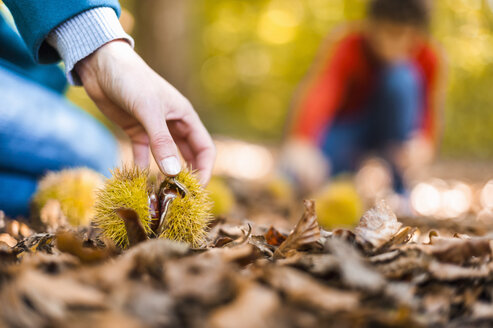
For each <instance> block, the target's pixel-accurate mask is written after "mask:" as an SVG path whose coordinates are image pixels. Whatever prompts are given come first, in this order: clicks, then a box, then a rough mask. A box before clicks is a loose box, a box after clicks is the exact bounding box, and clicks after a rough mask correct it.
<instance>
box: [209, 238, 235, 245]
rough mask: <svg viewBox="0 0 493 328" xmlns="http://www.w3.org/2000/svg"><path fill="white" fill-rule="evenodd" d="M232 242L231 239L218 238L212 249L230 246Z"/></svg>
mask: <svg viewBox="0 0 493 328" xmlns="http://www.w3.org/2000/svg"><path fill="white" fill-rule="evenodd" d="M232 241H233V239H232V238H229V237H218V238H217V239H216V240H215V241H214V243H213V244H212V247H223V246H224V245H226V244H229V243H230V242H232Z"/></svg>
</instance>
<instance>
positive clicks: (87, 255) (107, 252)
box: [56, 231, 114, 263]
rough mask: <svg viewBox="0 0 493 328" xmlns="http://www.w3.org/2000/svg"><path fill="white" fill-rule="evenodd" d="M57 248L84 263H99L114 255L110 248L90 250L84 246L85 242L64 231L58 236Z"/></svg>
mask: <svg viewBox="0 0 493 328" xmlns="http://www.w3.org/2000/svg"><path fill="white" fill-rule="evenodd" d="M56 247H57V248H58V249H59V250H60V251H61V252H65V253H68V254H71V255H74V256H75V257H77V258H79V259H80V260H81V261H82V262H87V263H91V262H99V261H103V260H105V259H107V258H109V257H110V256H111V255H113V254H114V252H113V250H112V249H111V248H109V247H106V248H90V247H85V246H84V240H83V239H82V238H80V237H79V236H77V235H76V234H75V233H73V232H69V231H63V232H59V233H57V234H56Z"/></svg>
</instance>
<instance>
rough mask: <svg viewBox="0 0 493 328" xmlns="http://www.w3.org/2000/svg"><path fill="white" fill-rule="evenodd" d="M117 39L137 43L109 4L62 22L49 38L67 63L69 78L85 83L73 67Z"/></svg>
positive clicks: (70, 80)
mask: <svg viewBox="0 0 493 328" xmlns="http://www.w3.org/2000/svg"><path fill="white" fill-rule="evenodd" d="M116 39H124V40H126V41H127V42H128V43H129V44H130V45H131V46H132V47H133V46H134V40H133V39H132V37H130V36H129V35H128V34H127V33H125V31H124V30H123V28H122V26H121V25H120V22H119V21H118V17H117V16H116V13H115V11H114V10H113V9H112V8H109V7H99V8H94V9H90V10H88V11H84V12H82V13H80V14H79V15H77V16H75V17H73V18H71V19H69V20H67V21H65V22H63V23H62V24H61V25H59V26H58V27H56V28H55V29H54V30H53V31H51V32H50V34H49V35H48V37H47V39H46V40H47V42H48V43H49V44H50V45H51V46H53V47H54V48H55V49H56V50H57V51H58V53H59V54H60V57H62V59H63V61H64V62H65V72H66V74H67V79H68V81H69V82H70V83H71V84H74V85H82V82H81V81H80V78H79V76H78V75H77V73H76V72H75V70H74V66H75V64H77V62H79V61H80V60H82V59H84V58H85V57H87V56H89V55H90V54H92V53H93V52H94V51H96V50H97V49H99V48H100V47H101V46H103V45H104V44H106V43H108V42H110V41H113V40H116Z"/></svg>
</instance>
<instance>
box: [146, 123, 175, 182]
mask: <svg viewBox="0 0 493 328" xmlns="http://www.w3.org/2000/svg"><path fill="white" fill-rule="evenodd" d="M146 131H147V134H148V136H149V143H150V146H151V151H152V155H153V156H154V159H155V160H156V163H157V164H158V166H159V168H160V169H161V171H162V172H163V173H164V174H165V175H167V176H176V175H177V174H178V173H180V171H181V164H180V160H179V157H178V150H177V147H176V144H175V142H174V140H173V137H172V136H171V134H170V132H169V129H168V126H167V125H166V122H163V121H161V123H160V124H157V122H156V123H149V124H148V125H147V126H146Z"/></svg>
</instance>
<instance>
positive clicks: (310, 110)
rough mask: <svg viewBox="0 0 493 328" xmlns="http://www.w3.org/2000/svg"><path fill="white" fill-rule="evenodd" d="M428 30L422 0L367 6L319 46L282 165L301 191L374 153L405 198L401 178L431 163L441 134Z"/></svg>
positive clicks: (382, 0)
mask: <svg viewBox="0 0 493 328" xmlns="http://www.w3.org/2000/svg"><path fill="white" fill-rule="evenodd" d="M429 25H430V8H429V5H428V4H427V3H426V2H425V1H424V0H371V1H370V2H369V4H368V8H367V19H366V20H365V21H364V22H362V23H360V24H358V25H356V24H355V25H352V26H347V27H345V28H344V29H343V30H342V31H340V30H338V31H337V32H336V33H335V34H337V37H336V38H335V41H334V37H332V38H330V42H329V46H327V45H324V47H323V50H322V53H321V55H320V56H319V58H318V60H317V61H316V62H315V65H314V67H313V69H312V72H311V74H310V76H309V79H308V80H307V81H305V82H304V83H303V85H302V92H301V93H300V97H299V99H298V101H297V103H296V105H295V108H294V116H293V121H292V124H291V127H290V133H289V137H290V138H289V141H288V142H287V144H286V147H285V150H284V158H283V159H282V160H283V161H284V163H283V164H282V165H284V166H285V167H284V171H286V172H288V175H290V177H292V178H293V179H294V180H297V181H296V182H298V184H300V185H302V186H304V187H305V189H310V188H314V187H316V186H317V185H318V184H320V183H321V182H322V179H323V178H324V177H326V176H328V175H329V173H327V175H325V171H327V172H328V171H329V170H330V175H332V176H335V175H338V174H340V173H343V172H355V171H356V170H357V169H358V166H359V165H360V164H361V162H362V160H364V159H365V157H367V156H368V155H369V154H370V153H371V154H376V155H378V156H380V157H382V158H384V159H385V160H386V161H387V162H388V163H389V165H390V167H391V170H392V176H393V188H394V190H395V191H396V192H398V193H404V192H405V185H404V181H403V177H402V173H403V170H404V169H405V168H406V167H407V166H409V165H411V164H412V163H411V162H413V161H414V162H416V161H417V160H419V161H422V162H423V161H424V162H426V161H427V160H429V159H431V157H432V153H433V151H434V149H435V147H436V143H437V137H438V134H439V131H438V122H437V117H436V116H437V109H438V108H437V107H438V103H439V101H438V100H439V98H440V96H441V93H440V90H439V79H440V75H441V72H440V71H441V68H440V65H441V61H440V56H439V55H438V52H437V50H436V49H435V47H434V46H433V45H432V42H431V41H430V37H429V34H428V28H429ZM416 150H418V152H416ZM417 157H418V158H417ZM310 159H311V163H310ZM329 167H330V168H329Z"/></svg>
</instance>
